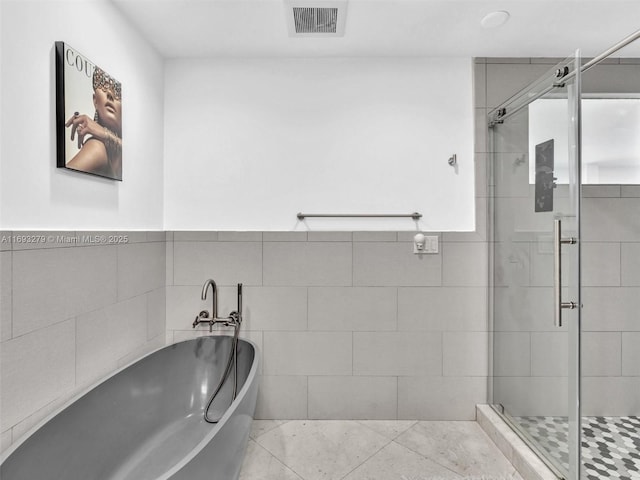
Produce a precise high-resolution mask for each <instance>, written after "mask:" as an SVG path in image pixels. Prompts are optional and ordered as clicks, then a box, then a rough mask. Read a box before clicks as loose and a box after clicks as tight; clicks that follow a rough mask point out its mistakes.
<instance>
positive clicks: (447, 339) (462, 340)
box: [442, 332, 489, 377]
mask: <svg viewBox="0 0 640 480" xmlns="http://www.w3.org/2000/svg"><path fill="white" fill-rule="evenodd" d="M442 351H443V366H442V370H443V374H444V376H446V377H486V376H487V371H488V369H489V363H488V362H489V334H488V333H487V332H444V333H443V342H442Z"/></svg>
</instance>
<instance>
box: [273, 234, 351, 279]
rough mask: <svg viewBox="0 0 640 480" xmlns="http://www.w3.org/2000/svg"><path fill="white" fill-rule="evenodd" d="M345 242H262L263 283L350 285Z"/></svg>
mask: <svg viewBox="0 0 640 480" xmlns="http://www.w3.org/2000/svg"><path fill="white" fill-rule="evenodd" d="M351 269H352V254H351V244H350V243H348V242H265V243H264V272H263V276H264V285H273V286H295V285H300V286H302V285H306V286H323V285H327V286H330V285H342V286H347V285H351V284H352V273H351Z"/></svg>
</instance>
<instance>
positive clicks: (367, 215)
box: [297, 212, 422, 221]
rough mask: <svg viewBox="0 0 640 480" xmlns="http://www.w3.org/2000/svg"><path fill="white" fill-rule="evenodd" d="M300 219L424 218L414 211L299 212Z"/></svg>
mask: <svg viewBox="0 0 640 480" xmlns="http://www.w3.org/2000/svg"><path fill="white" fill-rule="evenodd" d="M297 217H298V220H304V219H305V218H311V217H323V218H327V217H337V218H345V217H351V218H354V217H362V218H371V217H380V218H382V217H385V218H398V217H407V218H413V219H414V220H416V221H418V220H420V219H421V218H422V214H421V213H418V212H413V213H298V215H297Z"/></svg>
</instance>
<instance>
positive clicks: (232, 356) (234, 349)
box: [204, 317, 241, 423]
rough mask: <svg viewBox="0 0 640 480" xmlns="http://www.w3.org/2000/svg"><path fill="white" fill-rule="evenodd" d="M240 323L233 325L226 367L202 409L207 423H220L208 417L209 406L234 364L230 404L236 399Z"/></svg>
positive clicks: (218, 419)
mask: <svg viewBox="0 0 640 480" xmlns="http://www.w3.org/2000/svg"><path fill="white" fill-rule="evenodd" d="M240 322H241V320H240V317H239V318H238V321H237V322H236V323H235V324H234V332H233V337H232V341H231V350H230V351H229V359H228V360H227V366H226V367H225V369H224V372H223V374H222V378H221V379H220V382H219V383H218V386H217V387H216V389H215V390H214V391H213V394H212V395H211V397H210V398H209V401H208V402H207V408H205V409H204V419H205V421H206V422H207V423H218V422H219V421H220V418H217V419H212V418H210V417H209V408H210V407H211V404H212V403H213V401H214V400H215V398H216V397H217V396H218V393H219V392H220V390H222V386H223V385H224V383H225V382H226V381H227V378H229V374H230V373H231V366H232V365H233V364H235V368H234V375H233V377H234V379H233V380H234V381H233V396H232V398H231V401H232V402H233V401H234V400H235V399H236V395H237V393H238V334H239V333H240Z"/></svg>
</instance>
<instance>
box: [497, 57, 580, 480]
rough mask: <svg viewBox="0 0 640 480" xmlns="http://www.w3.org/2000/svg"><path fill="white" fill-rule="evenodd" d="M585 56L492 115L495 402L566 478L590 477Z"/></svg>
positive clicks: (570, 61)
mask: <svg viewBox="0 0 640 480" xmlns="http://www.w3.org/2000/svg"><path fill="white" fill-rule="evenodd" d="M580 88H581V86H580V58H579V55H578V54H576V56H575V57H572V58H569V59H567V60H566V61H564V62H561V63H560V64H559V65H558V66H556V67H554V68H553V69H552V70H551V71H549V72H548V74H546V75H544V76H543V77H541V78H540V79H539V80H538V81H536V82H534V83H533V84H531V85H530V86H529V87H528V88H527V89H525V90H524V91H522V92H520V93H519V94H518V95H516V96H515V97H513V98H512V99H511V100H509V101H508V102H506V103H505V104H503V105H501V106H500V107H499V108H497V109H496V110H494V111H493V112H491V114H490V117H489V124H490V130H491V134H490V141H491V151H492V181H493V185H494V193H493V197H492V210H493V228H492V246H493V249H492V260H493V261H492V264H493V269H492V270H493V278H492V282H491V283H492V285H491V287H492V288H491V292H492V311H493V362H492V369H493V376H492V404H493V406H494V408H495V409H496V410H497V411H498V412H499V413H501V414H502V415H503V418H505V420H507V421H508V422H509V423H511V425H512V426H513V428H514V429H515V430H516V431H517V432H518V433H520V435H521V436H522V437H523V438H524V439H525V440H526V441H527V442H528V443H529V444H530V445H531V446H532V448H534V449H535V450H536V451H537V452H538V453H539V454H540V456H541V457H542V458H543V460H545V462H546V463H547V464H548V465H549V466H550V467H551V468H552V469H553V470H554V471H555V472H556V473H557V475H558V476H559V477H561V478H567V479H570V480H577V479H579V478H580V474H579V472H580V455H579V451H580V450H579V449H580V426H579V419H580V361H579V359H580V308H579V306H580V304H581V303H580V243H579V238H580V178H581V177H580Z"/></svg>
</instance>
